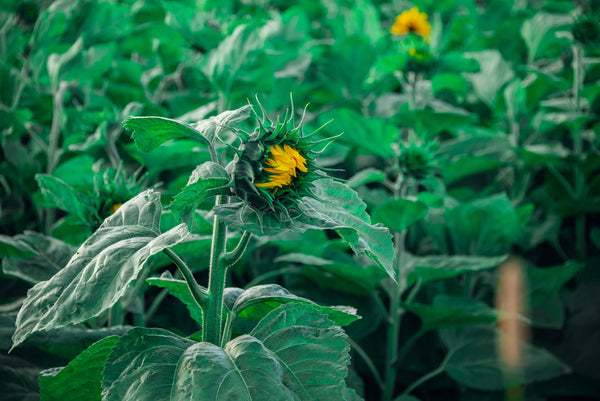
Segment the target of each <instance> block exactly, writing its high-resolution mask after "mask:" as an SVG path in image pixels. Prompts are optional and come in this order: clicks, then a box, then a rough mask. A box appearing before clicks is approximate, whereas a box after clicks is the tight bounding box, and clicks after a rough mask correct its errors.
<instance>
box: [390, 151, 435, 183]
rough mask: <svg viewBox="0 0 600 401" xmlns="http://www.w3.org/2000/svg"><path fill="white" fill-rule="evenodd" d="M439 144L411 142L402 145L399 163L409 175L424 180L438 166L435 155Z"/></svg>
mask: <svg viewBox="0 0 600 401" xmlns="http://www.w3.org/2000/svg"><path fill="white" fill-rule="evenodd" d="M436 153H437V144H436V143H435V142H429V143H424V144H416V143H415V142H411V143H409V144H408V146H406V145H404V144H402V145H401V146H400V157H399V164H400V169H401V170H402V171H403V172H404V173H405V174H406V175H408V176H409V177H412V178H414V179H417V180H422V179H423V178H425V177H427V176H428V175H430V174H432V172H433V169H434V168H435V166H436V161H435V156H436Z"/></svg>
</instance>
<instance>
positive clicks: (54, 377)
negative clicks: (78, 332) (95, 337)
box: [39, 336, 119, 401]
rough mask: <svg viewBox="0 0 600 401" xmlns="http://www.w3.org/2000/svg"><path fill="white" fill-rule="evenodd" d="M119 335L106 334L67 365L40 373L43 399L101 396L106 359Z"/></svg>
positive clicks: (85, 398) (68, 399) (90, 399)
mask: <svg viewBox="0 0 600 401" xmlns="http://www.w3.org/2000/svg"><path fill="white" fill-rule="evenodd" d="M118 341H119V337H116V336H111V337H106V338H104V339H102V340H100V341H98V342H96V343H94V344H93V345H91V346H90V347H89V348H88V349H86V350H85V351H83V352H82V353H81V354H79V356H77V358H75V359H73V360H72V361H71V362H69V364H68V365H67V366H65V367H63V368H51V369H47V370H44V371H42V372H41V373H40V378H39V384H40V395H41V399H42V400H62V401H76V400H77V401H78V400H82V399H84V400H86V401H87V400H89V401H93V400H98V401H100V400H101V398H102V397H101V388H100V384H101V382H102V370H103V369H104V362H105V360H106V358H107V357H108V354H109V353H110V352H111V350H112V348H113V347H114V345H115V344H116V343H117V342H118Z"/></svg>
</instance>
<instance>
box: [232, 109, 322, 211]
mask: <svg viewBox="0 0 600 401" xmlns="http://www.w3.org/2000/svg"><path fill="white" fill-rule="evenodd" d="M259 105H260V103H259ZM288 113H289V114H288ZM293 115H294V113H293V109H292V110H291V113H290V111H289V110H288V112H286V115H285V116H284V117H283V118H277V120H276V121H274V122H273V121H271V120H269V119H268V118H267V117H266V116H265V114H264V113H263V117H262V118H260V117H258V116H257V117H258V118H259V119H260V120H262V121H259V126H258V127H257V128H256V129H255V130H254V132H252V133H241V132H240V138H242V144H241V145H240V147H239V148H238V150H237V152H236V155H235V157H234V160H233V161H232V162H231V163H230V165H229V166H228V169H229V171H230V172H231V176H232V178H233V180H234V183H235V185H234V186H233V188H232V193H233V195H235V196H237V197H238V198H240V199H242V200H243V201H244V204H245V205H246V206H245V207H250V208H252V209H253V210H255V211H256V213H257V214H259V215H261V216H262V215H265V214H270V215H272V216H277V217H276V218H277V219H280V218H279V216H283V217H284V218H285V219H288V220H289V218H290V216H291V214H293V213H294V210H295V209H297V208H296V204H297V202H298V201H299V200H300V199H301V198H302V197H304V196H309V197H310V196H312V193H311V188H312V187H313V184H312V183H313V181H314V180H316V179H318V178H320V177H323V174H324V173H323V172H322V170H321V169H320V168H318V167H317V165H316V164H315V161H314V159H315V157H316V156H317V155H318V154H319V153H320V152H317V151H316V150H315V147H317V146H318V147H320V146H321V145H319V143H320V141H316V142H313V141H311V140H309V137H310V136H311V135H312V134H309V135H304V133H303V132H302V121H300V123H299V124H298V125H296V124H295V122H294V118H293Z"/></svg>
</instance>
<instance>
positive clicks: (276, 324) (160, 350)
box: [102, 303, 350, 401]
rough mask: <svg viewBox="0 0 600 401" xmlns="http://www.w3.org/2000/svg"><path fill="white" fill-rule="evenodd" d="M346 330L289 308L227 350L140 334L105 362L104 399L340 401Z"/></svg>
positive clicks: (306, 308) (162, 334)
mask: <svg viewBox="0 0 600 401" xmlns="http://www.w3.org/2000/svg"><path fill="white" fill-rule="evenodd" d="M346 338H347V337H346V334H345V333H344V331H343V330H342V329H341V328H340V327H338V326H336V325H334V323H333V322H332V321H331V320H329V319H328V318H327V316H326V315H324V314H323V313H321V312H320V311H318V310H316V309H314V307H313V306H312V305H307V304H291V303H290V304H285V305H282V306H281V307H279V308H277V309H275V310H273V311H271V312H270V313H269V314H267V315H266V316H265V317H264V318H263V319H262V320H261V321H260V322H259V323H258V324H257V326H256V327H255V328H254V330H253V331H252V332H251V333H250V334H249V335H247V334H244V335H242V336H240V337H237V338H235V339H233V340H231V341H230V342H228V343H227V344H226V345H225V347H224V348H221V347H218V346H217V345H214V344H210V343H206V342H199V343H195V342H193V341H191V340H187V339H184V338H182V337H179V336H176V335H174V334H172V333H170V332H168V331H166V330H162V329H146V328H136V329H133V330H131V331H129V332H128V334H127V335H126V336H123V337H121V339H120V340H119V342H118V343H117V344H116V345H115V346H114V348H113V350H112V352H111V354H110V355H109V357H108V359H107V361H106V367H105V369H104V380H103V382H102V388H103V393H102V394H103V397H104V398H103V399H104V400H106V401H117V400H123V399H135V400H141V401H144V400H147V401H150V400H163V399H171V400H191V399H193V400H211V401H220V400H223V401H228V400H247V401H262V400H265V401H271V400H282V401H286V400H301V401H304V400H306V401H316V400H323V401H328V400H331V399H343V394H345V390H346V388H345V378H346V375H347V369H348V368H347V366H348V363H349V362H350V355H349V350H350V347H349V345H348V344H347V342H346Z"/></svg>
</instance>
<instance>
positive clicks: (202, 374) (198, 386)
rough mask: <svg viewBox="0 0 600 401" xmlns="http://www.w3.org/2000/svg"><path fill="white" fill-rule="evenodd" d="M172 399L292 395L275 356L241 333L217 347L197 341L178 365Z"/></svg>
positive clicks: (280, 399)
mask: <svg viewBox="0 0 600 401" xmlns="http://www.w3.org/2000/svg"><path fill="white" fill-rule="evenodd" d="M175 375H176V379H175V381H174V382H173V392H172V393H171V400H173V401H186V400H214V401H227V400H239V401H263V400H264V401H269V400H273V401H284V400H290V399H294V398H295V397H294V396H293V395H292V394H291V393H290V390H289V389H288V388H287V387H286V386H285V385H284V383H283V382H282V376H283V369H282V366H281V365H280V363H279V361H278V360H277V358H276V357H275V356H274V355H273V353H272V352H271V351H270V350H268V349H267V348H266V347H265V345H264V344H263V343H262V342H261V341H259V340H257V339H256V338H254V337H251V336H249V335H242V336H240V337H237V338H235V339H234V340H232V341H230V342H228V343H227V345H226V346H225V348H220V347H218V346H216V345H213V344H210V343H205V342H202V343H197V344H194V345H192V346H191V347H189V348H188V349H187V350H185V352H184V354H183V355H182V357H181V360H180V361H179V363H178V365H177V371H176V372H175Z"/></svg>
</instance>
